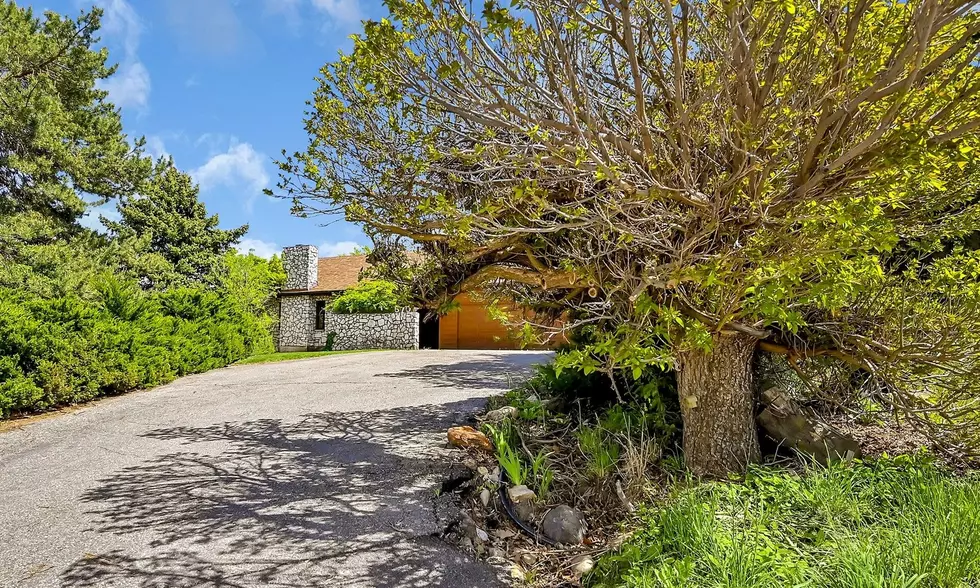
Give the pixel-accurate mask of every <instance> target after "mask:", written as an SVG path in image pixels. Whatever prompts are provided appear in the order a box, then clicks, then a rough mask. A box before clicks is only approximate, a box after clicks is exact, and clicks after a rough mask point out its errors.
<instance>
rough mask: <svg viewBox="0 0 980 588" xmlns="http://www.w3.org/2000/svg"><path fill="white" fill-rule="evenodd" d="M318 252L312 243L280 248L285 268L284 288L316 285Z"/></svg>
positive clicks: (294, 288)
mask: <svg viewBox="0 0 980 588" xmlns="http://www.w3.org/2000/svg"><path fill="white" fill-rule="evenodd" d="M318 261H319V253H318V252H317V249H316V247H314V246H313V245H294V246H293V247H286V248H284V249H283V250H282V265H283V268H284V269H285V270H286V285H285V286H283V289H284V290H309V289H310V288H313V287H315V286H316V285H317V278H318V274H319V272H318V271H317V263H318Z"/></svg>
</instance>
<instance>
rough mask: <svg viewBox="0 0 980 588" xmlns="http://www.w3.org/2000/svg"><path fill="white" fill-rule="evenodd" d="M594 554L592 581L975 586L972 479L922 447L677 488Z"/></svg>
mask: <svg viewBox="0 0 980 588" xmlns="http://www.w3.org/2000/svg"><path fill="white" fill-rule="evenodd" d="M642 523H643V526H642V528H641V530H640V531H639V532H638V533H637V534H636V535H635V536H634V537H633V538H632V539H631V540H630V541H629V542H627V544H626V545H624V547H623V548H621V549H620V550H619V551H618V552H614V553H611V554H607V555H606V556H605V557H604V558H602V559H601V560H600V561H599V565H598V567H597V570H596V572H595V573H594V574H593V575H592V577H591V578H590V581H591V584H592V585H594V586H624V587H628V588H646V587H650V588H652V587H654V586H656V587H664V588H671V587H681V586H685V587H692V588H699V587H704V588H707V587H709V586H711V587H716V586H725V587H732V588H735V587H739V588H754V587H759V588H762V587H772V586H793V587H803V586H806V587H812V588H831V587H834V588H836V587H841V586H849V587H856V588H885V587H888V588H891V587H906V588H911V587H921V588H933V587H936V588H954V587H956V588H958V587H966V586H977V585H980V478H978V477H977V476H975V475H974V476H970V477H961V478H957V477H954V476H953V475H951V474H949V473H947V472H945V471H943V470H941V469H940V468H938V467H937V466H934V465H932V464H930V463H929V462H928V461H926V460H925V459H924V458H921V457H917V458H909V457H900V458H887V459H881V460H878V461H875V462H867V463H861V462H852V463H849V464H840V465H835V466H833V467H830V468H827V469H816V470H812V471H810V472H808V473H806V474H804V475H800V474H797V473H792V472H788V471H786V470H777V469H772V468H769V469H767V468H762V467H760V468H756V469H753V470H752V471H750V472H749V474H748V476H747V477H746V479H745V480H744V481H743V482H741V483H709V484H703V485H700V486H695V487H690V488H685V489H681V490H678V491H677V492H676V493H675V495H674V496H673V497H672V498H671V499H670V500H668V501H667V502H666V503H665V504H664V505H662V506H659V507H655V508H649V509H647V510H646V511H644V512H643V513H642Z"/></svg>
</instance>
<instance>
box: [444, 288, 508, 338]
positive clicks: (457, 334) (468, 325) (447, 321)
mask: <svg viewBox="0 0 980 588" xmlns="http://www.w3.org/2000/svg"><path fill="white" fill-rule="evenodd" d="M456 301H457V302H459V310H455V311H453V312H451V313H449V314H447V315H445V316H443V317H441V318H440V319H439V347H440V349H519V348H520V342H519V341H518V340H517V338H516V337H514V336H513V335H512V334H511V333H510V332H509V331H508V330H507V328H506V327H504V325H502V324H500V322H498V321H495V320H493V319H491V318H490V316H489V315H488V314H487V308H486V306H485V305H483V304H482V303H480V302H477V301H475V300H473V299H472V298H470V297H469V296H467V295H466V294H461V295H460V296H459V297H457V298H456Z"/></svg>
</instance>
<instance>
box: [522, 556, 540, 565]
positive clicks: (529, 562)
mask: <svg viewBox="0 0 980 588" xmlns="http://www.w3.org/2000/svg"><path fill="white" fill-rule="evenodd" d="M521 561H522V562H524V563H525V564H526V565H528V566H533V565H534V564H535V563H537V561H538V556H536V555H534V554H533V553H525V554H523V555H521Z"/></svg>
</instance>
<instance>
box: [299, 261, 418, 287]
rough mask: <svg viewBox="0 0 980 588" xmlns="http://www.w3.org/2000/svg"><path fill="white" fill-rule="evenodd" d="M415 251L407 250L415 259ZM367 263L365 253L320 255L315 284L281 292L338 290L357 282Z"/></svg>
mask: <svg viewBox="0 0 980 588" xmlns="http://www.w3.org/2000/svg"><path fill="white" fill-rule="evenodd" d="M418 255H419V254H417V253H415V252H414V251H409V252H408V256H409V258H410V259H417V258H418ZM368 265H370V264H368V260H367V255H338V256H336V257H321V258H320V259H318V260H317V285H316V286H315V287H313V288H310V289H309V290H283V291H282V293H283V294H301V293H304V292H340V291H342V290H346V289H347V288H350V287H351V286H354V285H355V284H357V279H358V278H359V277H360V275H361V270H362V269H364V268H366V267H367V266H368Z"/></svg>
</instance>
